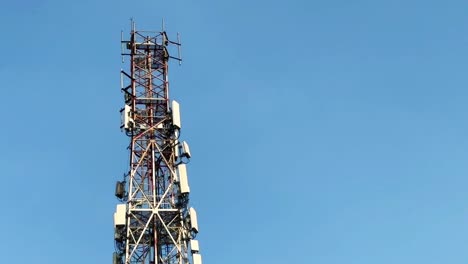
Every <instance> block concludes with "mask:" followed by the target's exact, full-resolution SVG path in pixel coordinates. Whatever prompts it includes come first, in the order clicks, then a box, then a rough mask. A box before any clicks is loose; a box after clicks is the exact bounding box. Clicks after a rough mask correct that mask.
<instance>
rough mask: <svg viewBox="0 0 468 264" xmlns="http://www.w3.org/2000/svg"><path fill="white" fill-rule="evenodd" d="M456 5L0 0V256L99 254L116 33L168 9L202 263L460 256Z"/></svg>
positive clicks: (462, 40)
mask: <svg viewBox="0 0 468 264" xmlns="http://www.w3.org/2000/svg"><path fill="white" fill-rule="evenodd" d="M135 2H136V3H135ZM467 8H468V3H467V2H466V1H422V0H421V1H419V0H413V1H411V0H410V1H402V0H395V1H344V0H342V1H338V0H331V1H299V0H296V1H274V0H273V1H264V0H258V1H247V0H239V1H203V0H200V1H155V0H154V1H148V0H141V1H121V0H113V1H109V0H105V1H91V0H82V1H57V0H37V1H31V0H29V1H3V2H2V3H1V4H0V29H1V30H0V32H1V33H2V38H1V39H2V41H0V50H1V51H2V57H1V60H0V79H1V80H2V81H3V82H2V88H1V89H2V91H3V97H2V98H3V100H2V103H1V104H0V112H1V113H2V129H1V130H0V146H1V149H2V150H3V151H2V153H1V154H0V166H1V167H2V168H3V170H2V173H1V174H0V175H1V176H0V177H1V179H2V186H3V188H2V189H3V192H2V197H3V210H2V211H3V213H2V217H0V226H2V228H3V229H2V230H3V233H2V235H3V239H2V240H1V241H2V242H0V255H1V256H2V261H1V262H2V263H32V262H34V263H47V264H54V263H63V262H64V261H65V262H66V263H69V264H74V263H111V254H112V252H113V240H112V236H113V230H112V229H113V227H112V213H113V211H114V209H115V204H116V203H117V201H116V200H115V198H114V196H113V192H114V182H115V181H116V180H118V179H120V177H121V175H122V174H123V173H124V172H125V171H126V170H127V164H128V163H127V159H128V157H127V151H126V146H127V142H128V139H127V138H126V136H125V135H124V134H122V133H121V132H120V130H119V125H120V124H119V122H120V121H119V120H120V117H119V113H118V111H119V109H120V108H121V107H122V105H123V98H122V95H121V93H120V91H119V70H120V68H121V67H122V65H121V63H120V46H119V45H120V43H119V41H120V30H121V29H124V30H125V32H128V28H129V18H130V17H134V18H135V20H136V22H137V26H138V27H139V28H141V29H159V28H160V24H161V22H160V21H161V19H162V18H163V17H164V18H165V20H166V27H167V30H168V31H169V32H170V33H172V35H173V36H174V35H175V33H176V32H181V34H182V42H183V58H184V63H183V66H182V67H179V66H177V65H176V64H174V65H173V66H172V68H171V69H170V80H171V96H172V98H173V99H176V100H178V101H179V102H180V103H181V108H182V122H183V126H184V127H183V130H182V137H183V138H184V139H186V140H187V141H189V142H190V146H191V150H192V154H193V158H192V162H191V163H190V165H189V167H188V169H189V175H190V184H191V190H192V193H191V203H192V205H194V206H195V207H196V208H197V210H198V215H199V222H200V232H201V233H200V234H199V237H198V238H199V240H200V245H201V250H202V254H203V259H204V263H207V264H208V263H224V264H231V263H232V264H234V263H236V264H237V263H268V264H276V263H278V264H279V263H317V264H342V263H347V264H354V263H356V264H358V263H359V264H371V263H372V264H374V263H380V264H393V263H399V264H406V263H408V264H410V263H411V264H412V263H426V264H432V263H434V264H440V263H451V264H455V263H466V259H467V258H468V253H467V252H468V251H467V250H466V248H467V247H468V240H467V237H468V224H467V223H468V197H467V190H468V177H467V174H468V166H467V162H466V161H467V159H468V136H467V135H468V125H467V124H468V122H467V116H468V104H467V103H466V102H467V101H468V92H467V89H466V87H467V85H468V77H467V74H466V69H467V66H468V63H467V61H468V29H467V27H466V25H467V23H468V18H467V16H466V10H467Z"/></svg>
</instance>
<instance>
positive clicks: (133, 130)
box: [113, 21, 201, 264]
mask: <svg viewBox="0 0 468 264" xmlns="http://www.w3.org/2000/svg"><path fill="white" fill-rule="evenodd" d="M121 42H122V56H125V57H128V58H129V63H128V67H129V71H124V70H122V71H121V86H122V87H121V90H122V92H123V94H124V99H125V105H124V107H123V108H122V109H121V111H120V112H121V115H122V125H121V129H122V130H123V131H125V134H126V135H127V136H128V137H129V138H130V144H129V147H128V148H129V150H130V158H129V163H130V164H129V167H130V168H129V171H128V172H127V173H126V174H125V175H124V179H123V181H118V182H117V184H116V190H115V195H116V197H117V198H118V199H119V200H120V201H121V203H120V204H118V205H117V209H116V212H115V213H114V229H115V236H114V239H115V245H116V252H114V256H113V263H114V264H123V263H125V264H137V263H138V264H140V263H141V264H176V263H177V264H189V263H192V264H201V255H200V254H199V247H198V241H197V240H194V238H195V236H196V234H197V233H198V222H197V214H196V211H195V209H193V208H191V207H189V193H190V188H189V184H188V178H187V167H186V163H187V162H188V160H189V159H190V157H191V154H190V150H189V146H188V144H187V143H186V142H185V141H180V139H179V137H180V129H181V119H180V106H179V103H177V102H176V101H170V99H169V79H168V68H169V67H168V62H169V60H171V59H172V60H177V61H179V62H180V61H181V58H180V46H181V44H180V41H179V37H178V38H177V41H176V42H174V41H171V40H169V38H168V36H167V33H166V32H165V31H164V29H163V30H162V31H142V30H137V29H136V26H135V23H134V22H133V21H132V29H131V32H130V39H129V40H123V37H122V41H121ZM170 49H175V50H177V51H178V56H177V57H173V56H171V55H170V53H169V50H170ZM122 61H123V60H122ZM189 250H190V252H189ZM189 253H190V254H189Z"/></svg>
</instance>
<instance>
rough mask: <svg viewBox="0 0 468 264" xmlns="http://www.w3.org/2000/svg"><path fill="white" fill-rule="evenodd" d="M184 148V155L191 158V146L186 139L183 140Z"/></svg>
mask: <svg viewBox="0 0 468 264" xmlns="http://www.w3.org/2000/svg"><path fill="white" fill-rule="evenodd" d="M182 150H183V151H184V153H183V155H184V156H185V157H187V158H190V157H191V156H192V155H190V148H189V145H188V143H187V142H186V141H184V142H182Z"/></svg>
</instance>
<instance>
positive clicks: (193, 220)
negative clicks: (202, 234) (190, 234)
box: [189, 207, 198, 233]
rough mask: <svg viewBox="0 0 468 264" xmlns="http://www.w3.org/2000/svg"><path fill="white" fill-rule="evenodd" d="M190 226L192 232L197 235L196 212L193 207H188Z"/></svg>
mask: <svg viewBox="0 0 468 264" xmlns="http://www.w3.org/2000/svg"><path fill="white" fill-rule="evenodd" d="M189 213H190V224H191V226H192V231H194V232H195V233H198V219H197V211H195V209H194V208H193V207H190V211H189Z"/></svg>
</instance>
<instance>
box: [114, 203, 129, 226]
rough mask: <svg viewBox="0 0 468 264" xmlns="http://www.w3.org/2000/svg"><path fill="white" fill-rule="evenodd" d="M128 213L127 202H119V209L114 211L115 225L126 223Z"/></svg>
mask: <svg viewBox="0 0 468 264" xmlns="http://www.w3.org/2000/svg"><path fill="white" fill-rule="evenodd" d="M126 214H127V206H126V205H125V204H118V205H117V209H116V210H115V213H114V226H115V227H117V226H122V225H125V221H126V217H125V216H126Z"/></svg>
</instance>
